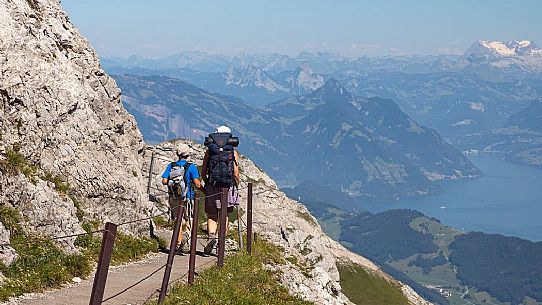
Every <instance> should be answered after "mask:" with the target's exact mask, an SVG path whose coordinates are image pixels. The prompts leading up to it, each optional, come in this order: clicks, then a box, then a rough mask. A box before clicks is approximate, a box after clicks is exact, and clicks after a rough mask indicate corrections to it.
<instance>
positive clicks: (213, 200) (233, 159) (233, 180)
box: [201, 126, 239, 254]
mask: <svg viewBox="0 0 542 305" xmlns="http://www.w3.org/2000/svg"><path fill="white" fill-rule="evenodd" d="M238 145H239V139H238V138H237V137H233V136H232V134H231V130H230V128H229V127H227V126H220V127H218V128H217V129H216V132H215V133H212V134H210V135H209V136H208V137H207V138H206V139H205V146H207V151H206V152H205V157H204V158H203V166H202V170H201V173H202V175H203V180H204V181H205V190H206V191H205V213H206V214H207V233H208V235H209V243H208V244H207V245H206V246H205V248H204V253H205V254H211V253H212V252H213V251H215V248H216V244H217V227H218V225H217V223H218V219H219V218H218V217H219V211H220V189H221V188H228V207H227V210H228V214H229V213H231V212H232V211H233V208H234V207H235V206H238V205H239V194H238V190H237V188H238V185H239V163H238V160H239V154H238V153H237V151H236V150H235V147H237V146H238ZM227 230H228V227H227V222H226V232H227Z"/></svg>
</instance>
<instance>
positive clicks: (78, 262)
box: [0, 206, 158, 301]
mask: <svg viewBox="0 0 542 305" xmlns="http://www.w3.org/2000/svg"><path fill="white" fill-rule="evenodd" d="M0 222H1V223H2V224H4V226H5V227H6V229H7V230H9V232H10V234H11V238H10V242H11V244H12V247H13V248H14V249H15V250H16V251H17V253H18V255H19V257H18V258H17V259H16V260H15V261H14V262H13V263H12V264H11V265H10V266H5V265H3V264H0V272H2V274H3V275H4V276H5V277H6V279H5V283H4V284H3V285H2V286H0V301H6V300H7V299H8V298H9V297H12V296H18V295H21V294H23V293H27V292H39V291H43V290H45V289H46V288H54V287H60V286H61V285H62V284H63V283H65V282H67V281H69V280H71V279H72V278H73V277H75V276H78V277H84V276H88V275H90V274H91V273H92V272H93V261H95V260H96V258H97V257H98V255H99V252H100V247H101V235H96V234H95V235H91V234H88V235H83V236H79V237H78V238H77V239H76V241H75V245H76V247H78V248H79V249H80V251H81V254H67V253H65V252H64V251H62V250H61V249H60V248H58V247H57V246H56V245H55V244H54V243H53V241H51V240H49V239H46V238H43V237H38V236H33V235H30V234H28V233H26V232H25V231H24V230H23V228H22V227H21V225H20V223H21V216H20V214H19V212H18V211H17V210H15V209H13V208H9V207H5V206H3V207H0ZM96 227H97V225H96V224H89V223H86V224H84V225H83V228H84V229H85V231H87V232H91V231H92V230H95V229H96ZM157 250H158V244H157V242H156V241H154V240H152V239H149V238H136V237H133V236H129V235H126V234H123V233H121V232H117V237H116V240H115V247H114V249H113V256H112V258H111V262H112V264H114V265H115V264H121V263H124V262H128V261H132V260H136V259H139V258H142V257H143V256H145V255H146V254H147V253H149V252H151V251H157Z"/></svg>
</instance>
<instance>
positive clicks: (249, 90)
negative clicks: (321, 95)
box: [102, 41, 542, 137]
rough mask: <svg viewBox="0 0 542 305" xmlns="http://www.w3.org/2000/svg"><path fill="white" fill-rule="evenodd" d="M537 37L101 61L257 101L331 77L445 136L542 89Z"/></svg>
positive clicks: (505, 113)
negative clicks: (412, 47) (395, 52)
mask: <svg viewBox="0 0 542 305" xmlns="http://www.w3.org/2000/svg"><path fill="white" fill-rule="evenodd" d="M540 50H541V49H539V48H538V47H536V45H535V43H534V42H532V41H519V42H517V41H516V42H497V41H478V42H476V43H474V44H473V45H472V46H471V47H470V48H469V49H468V50H467V51H466V52H465V54H464V55H438V56H385V57H375V58H372V57H366V56H363V57H358V58H347V57H342V56H337V55H333V54H330V53H308V52H302V53H300V54H299V55H297V56H295V57H291V56H287V55H282V54H269V55H263V54H241V55H236V56H225V55H221V54H207V53H203V52H182V53H178V54H175V55H172V56H170V57H166V58H162V59H152V60H151V59H145V58H141V57H137V56H132V57H129V58H127V59H120V58H106V59H104V60H103V61H102V63H103V65H104V67H105V68H106V70H108V72H109V73H111V74H117V75H119V74H133V75H165V76H170V77H174V78H178V79H181V80H184V81H186V82H188V83H191V84H193V85H195V86H197V87H200V88H202V89H205V90H207V91H209V92H213V93H218V94H221V95H233V96H235V97H238V98H240V99H242V100H244V101H246V102H248V103H249V104H252V105H255V106H262V105H267V104H269V103H272V102H276V101H278V100H281V99H284V98H287V97H291V96H295V95H303V94H307V93H309V92H311V91H314V90H316V89H317V88H319V87H321V86H322V85H323V83H324V80H325V79H328V78H330V77H333V78H336V79H338V80H339V81H340V82H341V83H342V84H343V85H344V87H345V88H346V89H348V90H349V91H350V92H352V93H354V94H356V95H358V96H365V97H375V96H377V97H383V98H388V99H393V100H394V101H395V102H396V103H397V104H398V105H399V106H400V107H401V108H402V109H403V110H404V111H405V112H406V113H408V114H409V115H410V116H411V117H412V118H414V119H415V120H417V121H418V122H420V123H421V124H423V125H426V126H431V127H433V128H435V129H437V130H438V131H439V132H440V133H441V134H443V135H444V136H446V137H448V136H458V135H464V134H467V133H475V132H481V131H486V130H490V129H494V128H498V127H501V126H502V125H503V124H504V123H505V122H506V120H507V118H508V117H509V116H510V115H512V114H514V113H517V112H518V111H520V110H521V109H523V108H524V107H526V106H527V105H528V104H529V103H530V102H531V101H533V100H536V99H538V98H540V96H542V56H539V53H540Z"/></svg>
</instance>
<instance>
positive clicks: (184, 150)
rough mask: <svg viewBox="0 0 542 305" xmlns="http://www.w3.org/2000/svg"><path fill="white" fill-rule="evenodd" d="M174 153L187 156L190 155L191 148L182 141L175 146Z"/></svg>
mask: <svg viewBox="0 0 542 305" xmlns="http://www.w3.org/2000/svg"><path fill="white" fill-rule="evenodd" d="M175 151H176V153H177V156H179V157H188V156H190V153H191V152H192V149H191V148H190V146H188V145H186V144H184V143H181V144H179V145H178V146H177V148H176V150H175Z"/></svg>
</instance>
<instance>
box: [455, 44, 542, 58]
mask: <svg viewBox="0 0 542 305" xmlns="http://www.w3.org/2000/svg"><path fill="white" fill-rule="evenodd" d="M465 56H467V57H475V56H491V57H505V56H506V57H508V56H513V57H518V56H529V57H542V49H540V48H539V47H537V46H536V44H535V43H534V41H530V40H522V41H517V40H516V41H507V42H504V41H487V40H479V41H477V42H476V43H474V44H473V45H472V46H471V47H470V48H469V49H468V50H467V51H466V52H465Z"/></svg>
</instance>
